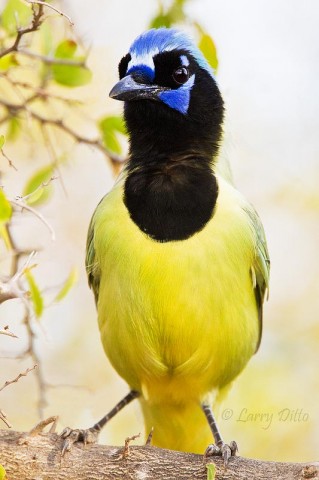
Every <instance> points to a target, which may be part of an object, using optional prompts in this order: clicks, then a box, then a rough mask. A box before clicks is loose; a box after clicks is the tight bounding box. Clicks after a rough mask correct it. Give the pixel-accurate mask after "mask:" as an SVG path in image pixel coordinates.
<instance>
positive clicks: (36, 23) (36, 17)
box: [0, 4, 43, 58]
mask: <svg viewBox="0 0 319 480" xmlns="http://www.w3.org/2000/svg"><path fill="white" fill-rule="evenodd" d="M38 6H39V8H38V9H36V8H33V17H32V21H31V24H30V25H29V26H28V27H25V28H18V29H17V35H16V38H15V40H14V42H13V44H12V45H11V47H8V48H6V49H5V50H2V52H0V58H2V57H4V56H5V55H8V53H12V52H17V51H18V49H19V45H20V42H21V39H22V38H23V36H24V35H26V34H27V33H31V32H36V31H37V30H38V29H39V28H40V26H41V24H42V21H43V19H42V17H43V5H41V4H39V5H38Z"/></svg>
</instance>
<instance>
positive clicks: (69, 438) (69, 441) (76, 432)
mask: <svg viewBox="0 0 319 480" xmlns="http://www.w3.org/2000/svg"><path fill="white" fill-rule="evenodd" d="M139 396H140V393H139V392H137V391H136V390H131V391H130V392H129V393H128V394H127V395H126V396H125V397H124V398H123V399H122V400H121V401H120V402H119V403H117V404H116V405H115V407H114V408H112V410H110V412H109V413H107V414H106V415H104V417H102V418H101V420H99V421H98V422H97V423H96V424H95V425H93V427H91V428H88V429H86V430H80V429H72V428H69V427H66V428H65V429H64V430H63V431H62V433H61V437H62V438H63V439H64V442H63V445H62V452H61V453H62V456H64V454H65V452H68V451H70V450H71V448H72V445H73V444H74V443H77V442H82V443H84V445H86V444H87V443H96V442H97V440H98V436H99V433H100V431H101V430H102V428H103V427H104V425H105V424H106V423H107V422H108V421H109V420H111V418H113V417H114V416H115V415H116V414H117V413H118V412H119V411H120V410H122V409H123V408H124V407H126V405H128V404H129V403H131V401H132V400H134V399H135V398H138V397H139Z"/></svg>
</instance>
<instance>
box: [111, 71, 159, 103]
mask: <svg viewBox="0 0 319 480" xmlns="http://www.w3.org/2000/svg"><path fill="white" fill-rule="evenodd" d="M164 90H167V88H165V87H160V86H158V85H150V84H146V83H139V82H137V81H136V80H134V78H133V77H132V76H131V75H127V76H126V77H124V78H122V80H120V81H119V82H118V83H116V84H115V85H114V87H113V88H112V90H111V91H110V93H109V96H110V97H111V98H115V99H116V100H126V101H128V100H141V99H149V100H159V98H158V95H159V93H161V92H163V91H164Z"/></svg>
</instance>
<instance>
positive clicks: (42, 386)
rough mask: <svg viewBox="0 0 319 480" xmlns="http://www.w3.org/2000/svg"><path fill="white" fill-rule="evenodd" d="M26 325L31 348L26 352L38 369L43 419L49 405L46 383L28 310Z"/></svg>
mask: <svg viewBox="0 0 319 480" xmlns="http://www.w3.org/2000/svg"><path fill="white" fill-rule="evenodd" d="M24 324H25V327H26V329H27V334H28V339H29V346H28V349H27V351H26V352H25V355H30V357H31V358H32V360H33V361H34V362H35V363H36V365H37V369H36V371H35V374H36V378H37V383H38V388H39V400H38V412H39V417H40V418H41V419H43V417H44V411H43V410H44V407H46V405H47V399H46V383H45V380H44V375H43V371H42V363H41V359H40V357H39V356H38V353H37V351H36V348H35V333H34V331H33V328H32V326H31V316H30V311H27V310H26V313H25V317H24Z"/></svg>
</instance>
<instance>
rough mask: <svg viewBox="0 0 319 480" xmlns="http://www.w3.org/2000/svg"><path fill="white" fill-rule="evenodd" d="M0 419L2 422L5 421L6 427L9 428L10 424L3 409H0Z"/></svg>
mask: <svg viewBox="0 0 319 480" xmlns="http://www.w3.org/2000/svg"><path fill="white" fill-rule="evenodd" d="M0 420H2V421H3V423H5V424H6V425H7V427H8V428H11V427H12V425H11V424H10V423H9V422H8V420H7V415H6V414H5V413H4V411H3V410H1V409H0Z"/></svg>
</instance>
